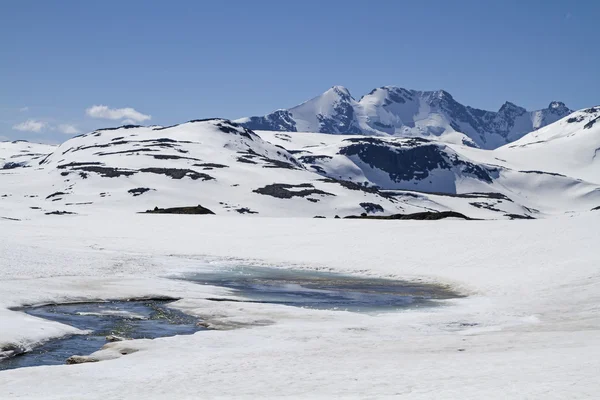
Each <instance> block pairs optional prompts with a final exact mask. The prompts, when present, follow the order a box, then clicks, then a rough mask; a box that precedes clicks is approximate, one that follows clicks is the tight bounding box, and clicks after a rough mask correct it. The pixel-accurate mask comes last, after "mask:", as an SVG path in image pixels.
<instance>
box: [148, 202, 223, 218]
mask: <svg viewBox="0 0 600 400" xmlns="http://www.w3.org/2000/svg"><path fill="white" fill-rule="evenodd" d="M146 214H199V215H214V212H212V211H211V210H209V209H208V208H206V207H202V206H201V205H200V204H198V205H197V206H192V207H171V208H158V207H154V209H152V210H147V211H146Z"/></svg>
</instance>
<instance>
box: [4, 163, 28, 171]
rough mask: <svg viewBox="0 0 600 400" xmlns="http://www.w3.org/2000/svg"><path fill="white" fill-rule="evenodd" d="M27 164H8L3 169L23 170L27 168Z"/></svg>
mask: <svg viewBox="0 0 600 400" xmlns="http://www.w3.org/2000/svg"><path fill="white" fill-rule="evenodd" d="M26 166H27V163H26V162H7V163H6V164H4V165H3V166H2V169H15V168H23V167H26Z"/></svg>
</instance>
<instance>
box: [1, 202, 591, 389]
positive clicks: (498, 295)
mask: <svg viewBox="0 0 600 400" xmlns="http://www.w3.org/2000/svg"><path fill="white" fill-rule="evenodd" d="M599 222H600V212H586V213H581V214H572V215H570V216H569V215H565V216H561V217H555V218H548V219H540V220H535V221H507V220H497V221H452V220H444V221H435V222H427V221H369V220H333V219H326V220H322V219H318V220H315V219H296V218H279V219H274V218H241V217H237V218H235V217H228V216H164V215H135V214H126V215H125V214H117V215H112V214H110V213H106V214H102V215H101V214H96V215H91V216H80V215H74V216H62V217H52V216H47V217H45V218H34V219H31V220H26V221H11V220H0V252H1V254H2V257H1V258H0V347H4V346H6V345H7V344H10V343H12V344H20V345H21V346H24V347H27V346H33V345H35V343H38V342H39V341H42V340H44V339H48V338H50V337H56V336H60V335H64V334H67V333H70V332H72V330H71V329H70V328H69V327H66V326H63V325H60V324H57V323H51V322H47V321H44V320H40V319H37V318H34V317H31V316H26V315H25V314H22V313H19V312H15V311H10V310H9V309H8V308H10V307H15V306H19V305H26V304H39V303H45V302H65V301H74V300H83V299H119V298H128V297H135V296H157V295H166V296H173V297H177V298H181V299H182V300H180V301H179V302H178V303H176V306H177V307H178V308H180V309H182V310H184V311H186V312H188V313H192V314H196V315H199V316H201V317H203V318H205V319H206V320H207V321H209V322H210V323H211V324H212V326H213V327H215V328H219V329H217V330H213V331H203V332H198V333H196V334H194V335H191V336H181V337H171V338H162V339H156V340H139V341H127V342H117V343H112V344H110V345H108V346H107V348H106V349H105V350H103V351H100V352H99V353H97V354H96V356H98V357H99V358H102V359H105V360H104V361H101V362H98V363H89V364H81V365H69V366H68V365H65V366H52V367H35V368H24V369H17V370H11V371H4V372H0V393H1V394H0V397H1V398H2V399H12V398H26V399H36V398H37V399H65V398H73V399H82V398H98V399H119V398H127V399H129V398H144V399H154V398H165V399H179V398H192V399H197V398H220V397H225V398H227V397H244V398H264V397H286V396H287V397H291V398H331V397H342V398H346V397H348V398H384V397H392V396H398V397H403V396H404V397H406V398H411V399H459V398H460V399H491V398H494V399H496V398H497V399H506V398H528V399H570V398H598V393H599V392H600V381H599V379H598V371H600V313H599V311H600V306H599V304H600V290H598V289H599V287H600V268H599V266H600V253H599V252H598V251H597V244H598V243H599V241H600V230H598V229H597V226H598V223H599ZM206 264H211V265H212V266H213V267H218V266H227V265H232V264H235V265H239V264H245V265H251V264H259V265H271V266H274V267H285V268H290V267H293V268H322V269H331V270H334V271H342V272H348V273H353V274H367V275H371V276H385V277H397V278H401V279H409V280H416V279H423V280H426V281H433V282H441V283H446V284H450V285H452V286H453V287H454V288H456V289H458V290H460V291H461V292H463V293H464V294H467V295H468V296H467V297H466V298H462V299H458V300H451V301H447V302H446V304H445V305H444V306H442V307H438V308H435V309H422V310H419V311H405V312H399V313H387V314H382V315H379V316H371V315H364V314H355V313H348V312H334V311H314V310H304V309H299V308H293V307H286V306H278V305H264V304H250V303H237V304H236V303H224V302H210V301H207V300H205V298H206V297H215V296H220V295H225V294H227V291H226V290H224V289H220V288H212V287H207V286H201V285H195V284H193V283H188V282H182V281H176V280H172V279H165V277H166V276H174V275H176V274H177V273H181V272H184V271H190V270H193V269H194V268H198V267H200V266H202V265H206ZM228 296H230V295H228ZM225 328H234V329H225ZM121 353H126V355H123V356H121Z"/></svg>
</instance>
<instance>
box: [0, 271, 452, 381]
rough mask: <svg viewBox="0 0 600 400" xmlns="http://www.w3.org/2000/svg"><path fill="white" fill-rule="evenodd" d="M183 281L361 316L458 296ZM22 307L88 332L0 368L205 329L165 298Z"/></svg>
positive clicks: (280, 278) (232, 276)
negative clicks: (111, 341)
mask: <svg viewBox="0 0 600 400" xmlns="http://www.w3.org/2000/svg"><path fill="white" fill-rule="evenodd" d="M177 279H182V280H186V281H191V282H194V283H197V284H204V285H212V286H220V287H226V288H229V289H232V290H233V294H235V298H222V297H220V298H209V300H213V301H224V302H252V303H271V304H281V305H287V306H294V307H306V308H312V309H322V310H339V311H351V312H362V313H380V312H393V311H398V310H405V309H411V308H418V307H432V306H436V305H437V303H436V300H442V299H449V298H454V297H458V294H456V293H454V292H452V291H451V290H449V289H448V288H445V287H442V286H435V285H428V284H419V283H409V282H405V281H398V280H391V279H381V278H368V277H357V276H348V275H341V274H334V273H329V272H318V271H299V270H288V269H274V268H260V267H243V266H236V267H228V268H218V269H201V270H199V271H197V272H191V273H187V274H184V275H182V276H179V277H178V278H177ZM21 311H23V312H25V313H27V314H30V315H33V316H36V317H40V318H45V319H48V320H52V321H56V322H60V323H63V324H67V325H70V326H73V327H76V328H79V329H81V330H85V331H88V333H87V334H82V335H72V336H68V337H65V338H61V339H56V340H50V341H49V342H47V343H45V344H43V345H41V346H39V347H37V348H35V349H34V350H33V351H30V352H27V353H23V354H19V355H16V356H14V357H12V358H8V359H5V360H3V361H1V362H0V370H6V369H13V368H22V367H31V366H38V365H60V364H65V362H66V360H67V359H68V358H69V357H71V356H73V355H89V354H91V353H93V352H95V351H97V350H99V349H101V348H102V346H104V345H105V344H106V343H107V336H110V335H113V336H118V337H122V338H127V339H142V338H143V339H154V338H158V337H166V336H175V335H187V334H192V333H195V332H197V331H199V330H203V329H206V328H203V327H202V324H199V322H200V320H199V319H198V318H196V317H192V316H189V315H187V314H184V313H182V312H180V311H177V310H174V309H170V308H169V307H168V306H167V302H166V301H159V300H146V301H111V302H98V303H75V304H59V305H46V306H39V307H29V308H24V309H23V310H21Z"/></svg>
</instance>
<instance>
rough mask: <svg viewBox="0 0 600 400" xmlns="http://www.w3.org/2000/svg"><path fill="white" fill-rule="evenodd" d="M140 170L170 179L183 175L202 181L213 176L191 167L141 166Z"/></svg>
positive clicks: (182, 176)
mask: <svg viewBox="0 0 600 400" xmlns="http://www.w3.org/2000/svg"><path fill="white" fill-rule="evenodd" d="M140 172H148V173H151V174H159V175H166V176H168V177H169V178H172V179H182V178H184V177H188V178H190V179H193V180H197V179H201V180H203V181H210V180H213V179H215V178H213V177H212V176H210V175H207V174H205V173H202V172H196V171H194V170H191V169H183V168H143V169H141V170H140Z"/></svg>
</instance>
